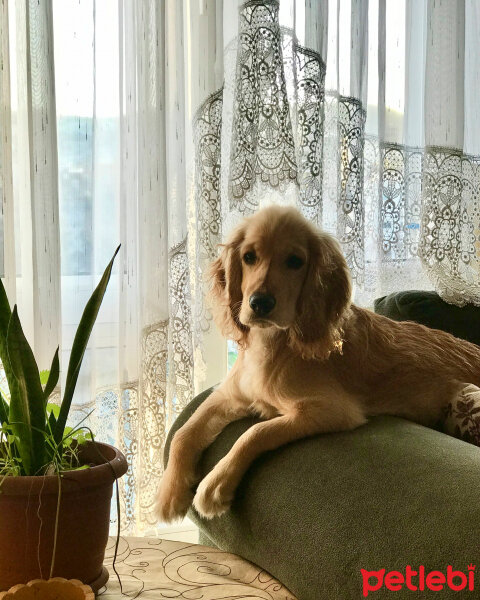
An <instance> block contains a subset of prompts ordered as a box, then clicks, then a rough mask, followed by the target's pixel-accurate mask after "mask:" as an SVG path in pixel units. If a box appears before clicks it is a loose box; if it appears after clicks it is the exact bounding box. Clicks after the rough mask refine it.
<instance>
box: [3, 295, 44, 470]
mask: <svg viewBox="0 0 480 600" xmlns="http://www.w3.org/2000/svg"><path fill="white" fill-rule="evenodd" d="M7 350H8V358H9V360H10V366H11V368H12V372H13V375H14V377H15V379H16V381H17V385H18V392H19V394H18V398H15V399H14V398H11V400H10V413H9V420H10V423H11V424H12V429H13V432H14V434H15V435H17V436H18V438H19V446H20V447H19V451H20V457H21V459H22V461H25V460H26V455H27V453H28V455H29V458H30V460H29V461H28V460H27V464H24V465H23V466H24V469H25V472H26V473H27V474H35V473H37V471H38V470H39V469H40V467H42V466H43V465H44V456H45V444H44V435H43V434H44V432H45V425H46V423H45V404H44V400H43V389H42V385H41V383H40V374H39V372H38V367H37V363H36V361H35V357H34V355H33V352H32V349H31V348H30V344H29V343H28V341H27V338H26V337H25V334H24V333H23V329H22V326H21V324H20V320H19V318H18V313H17V307H16V306H14V308H13V312H12V315H11V317H10V322H9V324H8V331H7ZM14 423H15V424H14Z"/></svg>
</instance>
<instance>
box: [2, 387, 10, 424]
mask: <svg viewBox="0 0 480 600" xmlns="http://www.w3.org/2000/svg"><path fill="white" fill-rule="evenodd" d="M9 411H10V407H9V406H8V402H7V401H6V400H5V398H4V397H3V394H2V393H1V392H0V427H1V426H2V425H3V424H4V423H8V413H9Z"/></svg>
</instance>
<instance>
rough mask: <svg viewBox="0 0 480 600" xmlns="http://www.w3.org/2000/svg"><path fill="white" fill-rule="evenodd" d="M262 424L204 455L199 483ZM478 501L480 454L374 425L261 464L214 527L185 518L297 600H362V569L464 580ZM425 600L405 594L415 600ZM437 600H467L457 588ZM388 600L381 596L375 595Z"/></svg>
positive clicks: (421, 432) (416, 431)
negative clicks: (454, 573)
mask: <svg viewBox="0 0 480 600" xmlns="http://www.w3.org/2000/svg"><path fill="white" fill-rule="evenodd" d="M210 392H211V390H207V391H206V392H204V393H203V394H201V395H200V396H198V397H197V398H195V400H193V401H192V402H191V403H190V404H189V405H188V406H187V407H186V408H185V410H184V411H183V413H182V414H181V415H180V416H179V417H178V419H177V421H176V423H175V425H174V428H173V429H172V430H171V431H170V434H169V439H168V442H167V447H166V455H165V458H166V459H167V456H168V449H169V445H170V441H171V437H172V435H173V433H174V432H175V431H176V430H177V429H178V428H179V427H180V426H181V425H182V424H183V423H185V422H186V420H187V419H188V418H189V417H190V416H191V414H192V413H193V412H194V410H195V409H196V408H197V407H198V405H199V404H200V403H201V402H202V401H203V400H204V399H205V398H206V397H207V396H208V394H209V393H210ZM255 422H256V421H255V419H244V420H242V421H238V422H236V423H232V424H230V425H229V426H228V427H227V428H226V429H225V430H224V431H223V433H222V434H220V436H219V437H218V438H217V440H216V441H215V443H214V444H213V445H212V446H211V447H210V448H208V449H207V450H206V452H205V453H204V455H203V458H202V461H201V464H200V469H201V472H202V473H203V474H206V473H207V472H208V471H209V470H210V469H212V468H213V466H214V465H215V464H216V463H217V462H218V461H219V460H220V459H221V458H222V457H223V456H224V455H225V454H226V453H227V452H228V450H229V449H230V448H231V446H232V445H233V443H234V442H235V440H236V439H237V438H238V437H239V436H240V435H241V434H242V433H243V432H244V431H245V430H246V429H247V428H248V427H249V426H251V425H252V424H253V423H255ZM479 498H480V449H479V448H477V447H476V446H473V445H470V444H467V443H465V442H463V441H460V440H458V439H455V438H452V437H449V436H447V435H444V434H442V433H439V432H437V431H434V430H431V429H427V428H425V427H422V426H421V425H417V424H415V423H411V422H409V421H406V420H403V419H398V418H394V417H377V418H374V419H371V420H370V422H369V423H368V424H367V425H365V426H363V427H360V428H358V429H356V430H355V431H351V432H344V433H335V434H327V435H319V436H316V437H312V438H309V439H304V440H300V441H298V442H295V443H292V444H289V445H287V446H284V447H282V448H279V449H277V450H275V451H273V452H268V453H266V454H264V455H263V456H261V457H260V458H259V459H258V460H257V461H255V463H254V464H253V465H252V466H251V468H250V469H249V470H248V472H247V474H246V475H245V477H244V479H243V481H242V483H241V485H240V487H239V489H238V491H237V494H236V499H235V501H234V503H233V506H232V508H231V510H230V511H228V512H227V513H225V514H224V515H222V516H221V517H217V518H215V519H212V520H210V521H208V520H204V519H201V518H200V517H199V516H198V514H197V513H196V512H195V511H194V510H191V511H190V513H189V516H190V517H191V518H192V519H193V520H194V521H195V522H196V523H197V524H198V526H199V528H200V530H201V532H203V535H202V539H203V541H210V542H211V543H212V544H213V545H215V546H217V547H218V548H221V549H223V550H226V551H229V552H233V553H235V554H239V555H241V556H243V557H245V558H247V559H248V560H250V561H252V562H254V563H256V564H257V565H260V566H261V567H263V568H264V569H265V570H267V571H269V572H270V573H271V574H272V575H273V576H275V577H277V578H278V579H279V580H280V581H281V582H282V583H283V584H284V585H285V586H287V587H288V588H289V589H290V590H291V592H292V593H293V594H295V595H296V596H297V598H298V599H299V600H321V599H324V598H325V599H328V600H337V599H338V600H346V599H349V598H363V596H362V577H361V571H360V570H361V569H362V568H363V569H367V570H379V569H382V568H385V569H387V571H390V570H399V571H401V572H403V573H405V568H406V566H407V565H411V566H412V567H414V568H415V567H418V566H419V565H423V566H425V568H426V570H427V572H428V571H430V570H432V569H440V570H442V571H444V572H445V571H446V568H447V565H453V566H454V567H455V568H457V569H460V570H463V571H466V570H467V565H468V564H469V563H470V562H472V561H473V563H474V564H475V561H477V558H478V550H479V547H480V541H479V540H480V502H479ZM477 562H478V561H477ZM477 567H478V565H477ZM429 593H430V594H431V592H429V591H428V590H427V591H425V592H423V593H421V592H414V591H407V590H404V594H406V595H405V597H407V595H408V598H425V595H428V594H429ZM440 595H441V596H442V598H456V599H458V598H459V597H460V595H459V594H458V592H453V591H450V590H449V589H444V590H443V592H442V593H441V594H440ZM391 597H392V593H391V592H390V591H388V590H385V588H383V589H382V590H380V591H377V592H372V593H371V594H370V595H369V598H372V599H375V598H379V599H381V598H386V599H389V598H391ZM400 597H403V596H400ZM462 597H463V596H462ZM468 597H470V595H469V596H468Z"/></svg>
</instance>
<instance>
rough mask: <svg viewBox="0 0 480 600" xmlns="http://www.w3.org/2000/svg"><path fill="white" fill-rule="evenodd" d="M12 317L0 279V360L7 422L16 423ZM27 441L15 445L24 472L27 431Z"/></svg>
mask: <svg viewBox="0 0 480 600" xmlns="http://www.w3.org/2000/svg"><path fill="white" fill-rule="evenodd" d="M11 316H12V311H11V309H10V304H9V302H8V298H7V293H6V291H5V288H4V286H3V282H2V280H1V279H0V359H1V361H2V364H3V368H4V370H5V377H6V378H7V383H8V391H9V393H10V405H9V418H8V420H9V421H17V420H18V415H19V414H21V412H22V408H21V404H22V399H21V398H20V391H19V388H18V383H17V380H16V378H15V375H14V374H13V371H12V367H11V365H10V358H9V355H8V348H7V335H8V325H9V323H10V319H11ZM24 428H25V426H24V425H22V424H20V425H18V427H17V431H18V432H20V431H21V430H23V429H24ZM25 435H26V436H27V439H26V440H25V441H24V440H23V439H20V441H19V442H18V444H17V451H18V455H19V457H20V459H21V461H22V464H23V467H24V470H25V472H27V471H28V470H29V469H30V451H31V439H30V438H29V434H28V431H26V432H25Z"/></svg>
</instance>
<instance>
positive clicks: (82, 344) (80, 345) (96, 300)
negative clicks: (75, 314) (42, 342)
mask: <svg viewBox="0 0 480 600" xmlns="http://www.w3.org/2000/svg"><path fill="white" fill-rule="evenodd" d="M119 250H120V246H118V248H117V249H116V250H115V254H114V255H113V257H112V260H111V261H110V262H109V264H108V266H107V268H106V269H105V272H104V273H103V276H102V278H101V280H100V283H99V284H98V285H97V287H96V288H95V291H94V292H93V294H92V296H91V297H90V300H89V301H88V302H87V305H86V306H85V310H84V311H83V314H82V318H81V319H80V323H79V325H78V329H77V333H76V334H75V339H74V340H73V345H72V352H71V354H70V361H69V363H68V371H67V378H66V380H65V392H64V395H63V400H62V406H61V409H60V415H59V417H58V419H57V425H56V427H55V442H56V443H57V444H60V442H61V441H62V438H63V431H64V429H65V424H66V422H67V418H68V413H69V412H70V406H71V404H72V398H73V392H74V391H75V386H76V384H77V379H78V374H79V372H80V367H81V365H82V360H83V356H84V354H85V350H86V348H87V344H88V340H89V338H90V334H91V333H92V329H93V325H94V323H95V320H96V318H97V315H98V311H99V310H100V306H101V304H102V300H103V296H104V295H105V291H106V289H107V285H108V282H109V280H110V275H111V273H112V267H113V262H114V260H115V257H116V256H117V253H118V251H119ZM59 450H60V451H61V449H59Z"/></svg>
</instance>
